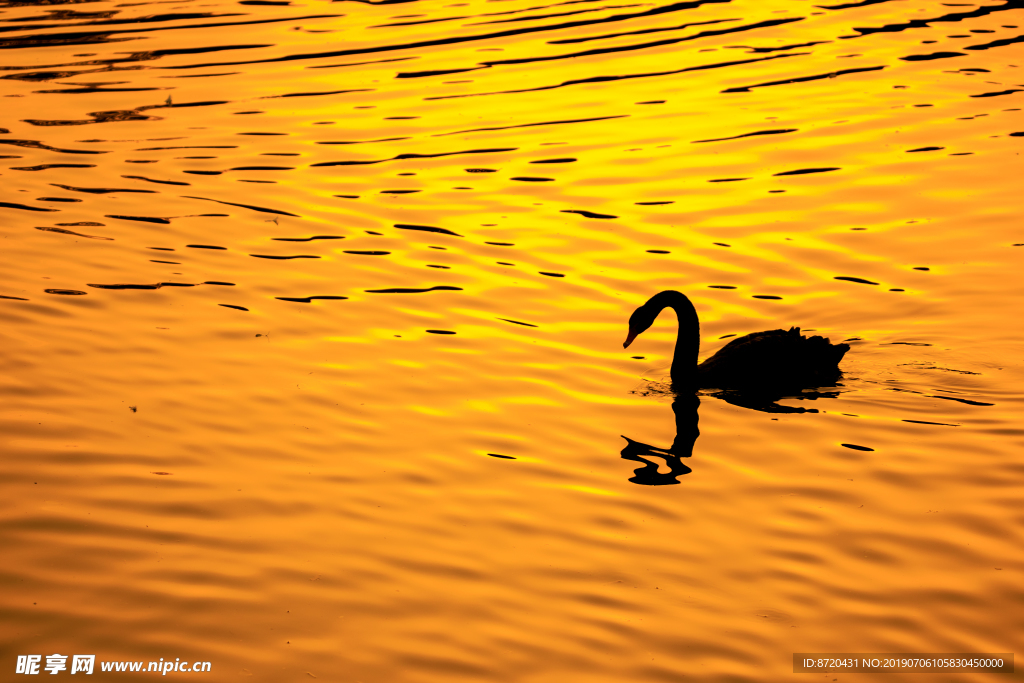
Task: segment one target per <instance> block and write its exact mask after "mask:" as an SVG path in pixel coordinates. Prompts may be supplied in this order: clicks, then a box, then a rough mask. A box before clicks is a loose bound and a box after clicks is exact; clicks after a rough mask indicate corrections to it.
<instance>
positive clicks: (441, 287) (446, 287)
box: [364, 285, 463, 294]
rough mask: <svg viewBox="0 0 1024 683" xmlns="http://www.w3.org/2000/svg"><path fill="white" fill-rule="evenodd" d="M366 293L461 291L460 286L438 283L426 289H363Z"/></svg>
mask: <svg viewBox="0 0 1024 683" xmlns="http://www.w3.org/2000/svg"><path fill="white" fill-rule="evenodd" d="M364 291H365V292H366V293H367V294H423V293H424V292H439V291H451V292H461V291H463V289H462V287H451V286H449V285H438V286H437V287H428V288H426V289H413V288H408V287H391V288H389V289H367V290H364Z"/></svg>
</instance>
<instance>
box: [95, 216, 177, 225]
mask: <svg viewBox="0 0 1024 683" xmlns="http://www.w3.org/2000/svg"><path fill="white" fill-rule="evenodd" d="M106 218H119V219H120V220H123V221H139V222H141V223H160V224H162V225H170V224H171V222H170V221H169V220H167V219H166V218H156V217H154V216H115V215H113V214H107V215H106Z"/></svg>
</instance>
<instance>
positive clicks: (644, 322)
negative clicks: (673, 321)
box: [622, 304, 659, 349]
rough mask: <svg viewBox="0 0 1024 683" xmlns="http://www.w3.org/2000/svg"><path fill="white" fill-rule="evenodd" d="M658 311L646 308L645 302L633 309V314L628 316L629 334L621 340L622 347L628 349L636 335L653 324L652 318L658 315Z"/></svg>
mask: <svg viewBox="0 0 1024 683" xmlns="http://www.w3.org/2000/svg"><path fill="white" fill-rule="evenodd" d="M658 313H659V311H656V310H651V309H650V308H648V306H647V304H644V305H643V306H641V307H640V308H638V309H636V310H635V311H633V315H631V316H629V335H627V336H626V341H625V342H623V344H622V348H624V349H628V348H629V345H630V344H632V343H633V340H634V339H636V338H637V335H639V334H642V333H643V332H645V331H646V330H647V328H649V327H650V326H651V325H653V324H654V319H655V318H656V317H658Z"/></svg>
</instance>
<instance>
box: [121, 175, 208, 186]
mask: <svg viewBox="0 0 1024 683" xmlns="http://www.w3.org/2000/svg"><path fill="white" fill-rule="evenodd" d="M121 177H122V178H128V179H129V180H145V181H146V182H147V183H159V184H160V185H191V183H182V182H178V181H176V180H156V179H154V178H147V177H145V176H141V175H123V176H121Z"/></svg>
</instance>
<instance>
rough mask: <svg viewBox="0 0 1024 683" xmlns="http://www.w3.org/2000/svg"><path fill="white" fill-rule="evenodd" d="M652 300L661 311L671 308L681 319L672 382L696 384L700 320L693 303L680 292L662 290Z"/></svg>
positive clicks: (673, 359)
mask: <svg viewBox="0 0 1024 683" xmlns="http://www.w3.org/2000/svg"><path fill="white" fill-rule="evenodd" d="M655 299H656V301H652V303H654V304H655V305H656V306H658V311H659V312H661V311H662V310H664V309H666V308H671V309H672V310H673V311H675V313H676V318H677V319H678V320H679V332H678V333H677V335H676V349H675V353H674V354H673V357H672V370H671V373H670V374H671V377H672V384H673V385H685V384H694V383H695V380H696V374H697V355H698V353H699V352H700V320H699V319H698V318H697V309H695V308H694V307H693V303H692V302H691V301H690V300H689V299H688V298H687V297H686V295H685V294H682V293H680V292H672V291H669V292H662V293H661V294H659V295H657V296H656V297H655Z"/></svg>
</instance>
